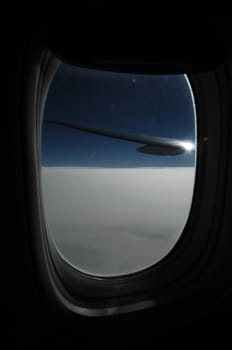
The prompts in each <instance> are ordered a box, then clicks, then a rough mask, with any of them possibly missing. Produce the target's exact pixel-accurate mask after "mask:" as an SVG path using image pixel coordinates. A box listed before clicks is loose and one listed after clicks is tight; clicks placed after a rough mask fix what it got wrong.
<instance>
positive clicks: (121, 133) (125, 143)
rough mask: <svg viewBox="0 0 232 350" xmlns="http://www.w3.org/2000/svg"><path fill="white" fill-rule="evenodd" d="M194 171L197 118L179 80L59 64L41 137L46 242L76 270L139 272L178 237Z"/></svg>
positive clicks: (103, 273)
mask: <svg viewBox="0 0 232 350" xmlns="http://www.w3.org/2000/svg"><path fill="white" fill-rule="evenodd" d="M195 169H196V115H195V105H194V98H193V94H192V90H191V86H190V83H189V80H188V78H187V76H186V75H184V74H179V75H149V74H147V75H144V74H131V73H130V74H128V73H118V72H109V71H100V70H94V69H87V68H82V67H77V66H71V65H66V64H62V65H61V66H60V67H59V69H58V70H57V73H56V75H55V77H54V79H53V81H52V84H51V87H50V90H49V92H48V96H47V100H46V105H45V111H44V116H43V123H42V133H41V178H42V198H43V205H44V214H45V218H46V226H47V233H48V235H49V238H50V239H51V240H52V242H53V243H54V245H55V247H56V249H57V251H58V252H59V254H60V256H61V257H62V258H63V259H64V260H66V262H68V263H69V264H70V265H72V266H73V267H74V268H75V269H77V270H79V271H81V272H83V273H86V274H89V275H92V276H99V277H115V276H123V275H127V274H131V273H135V272H139V271H142V270H144V269H146V268H148V267H151V266H152V265H154V264H156V263H158V262H159V261H160V260H161V259H163V258H164V257H165V256H166V255H167V254H168V253H169V252H170V251H171V250H172V249H173V247H174V246H175V245H176V243H177V241H178V240H179V238H180V237H181V235H182V233H183V230H184V227H185V224H186V222H187V219H188V215H189V212H190V208H191V203H192V197H193V191H194V181H195Z"/></svg>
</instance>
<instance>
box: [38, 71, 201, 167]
mask: <svg viewBox="0 0 232 350" xmlns="http://www.w3.org/2000/svg"><path fill="white" fill-rule="evenodd" d="M46 120H57V121H65V122H72V123H75V122H76V123H78V124H80V125H83V126H88V127H96V128H102V129H106V130H112V131H119V132H125V133H132V134H137V135H151V136H163V137H170V138H177V139H181V140H185V141H192V142H194V140H195V121H194V108H193V102H192V97H191V92H190V90H189V86H188V83H187V81H186V79H185V76H184V75H156V76H154V75H139V74H126V73H116V72H115V73H113V72H103V71H97V70H90V69H86V68H80V67H74V66H70V65H61V66H60V67H59V69H58V71H57V73H56V75H55V77H54V79H53V82H52V84H51V87H50V90H49V93H48V97H47V101H46V105H45V111H44V120H43V127H42V140H41V141H42V142H41V143H42V147H41V151H42V165H44V166H83V167H86V166H88V167H112V168H113V167H116V168H118V167H123V168H125V167H156V166H193V165H194V158H195V154H194V152H189V153H185V154H183V155H177V156H155V155H148V154H142V153H139V152H137V151H136V148H137V147H140V146H141V145H140V144H136V143H132V142H128V141H122V140H115V139H110V138H106V137H103V136H99V135H93V134H89V133H86V132H83V131H79V130H73V129H68V128H65V127H61V126H58V125H52V124H48V123H46Z"/></svg>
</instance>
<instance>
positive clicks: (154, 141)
mask: <svg viewBox="0 0 232 350" xmlns="http://www.w3.org/2000/svg"><path fill="white" fill-rule="evenodd" d="M47 123H49V124H55V125H59V126H64V127H66V128H71V129H76V130H81V131H84V132H88V133H91V134H96V135H101V136H105V137H109V138H114V139H119V140H125V141H130V142H135V143H141V144H143V145H144V146H142V147H138V148H137V149H136V150H137V151H138V152H141V153H146V154H153V155H163V156H165V155H178V154H182V153H184V152H186V151H192V150H193V149H194V145H193V144H192V143H190V142H184V141H180V140H177V139H171V138H165V137H157V136H143V135H134V134H128V133H121V132H115V131H108V130H103V129H98V128H90V127H86V126H82V125H79V124H73V123H66V122H58V121H55V120H48V121H47Z"/></svg>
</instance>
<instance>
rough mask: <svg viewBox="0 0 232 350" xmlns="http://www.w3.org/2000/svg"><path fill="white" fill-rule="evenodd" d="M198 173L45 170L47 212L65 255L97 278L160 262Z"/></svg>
mask: <svg viewBox="0 0 232 350" xmlns="http://www.w3.org/2000/svg"><path fill="white" fill-rule="evenodd" d="M194 175H195V170H194V168H163V169H162V168H160V169H159V168H134V169H102V168H59V167H58V168H56V167H54V168H43V169H42V184H43V197H44V205H45V213H46V217H47V220H48V225H49V227H50V228H51V234H52V236H53V238H54V239H55V242H56V244H57V246H58V248H59V250H60V252H61V254H62V255H63V256H64V257H65V258H66V259H67V260H68V261H69V262H70V263H71V264H72V265H74V266H76V267H77V268H78V269H79V270H81V271H83V272H86V273H89V274H94V275H98V276H112V275H123V274H125V273H132V272H135V271H139V270H142V269H144V268H146V267H148V266H151V265H152V264H154V263H156V262H158V261H159V260H160V259H162V258H163V257H164V256H165V255H166V254H167V253H168V252H169V251H170V250H171V249H172V248H173V246H174V245H175V243H176V242H177V240H178V238H179V237H180V235H181V232H182V229H183V227H184V225H185V222H186V219H187V217H188V214H189V210H190V206H191V200H192V194H193V186H194Z"/></svg>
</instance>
